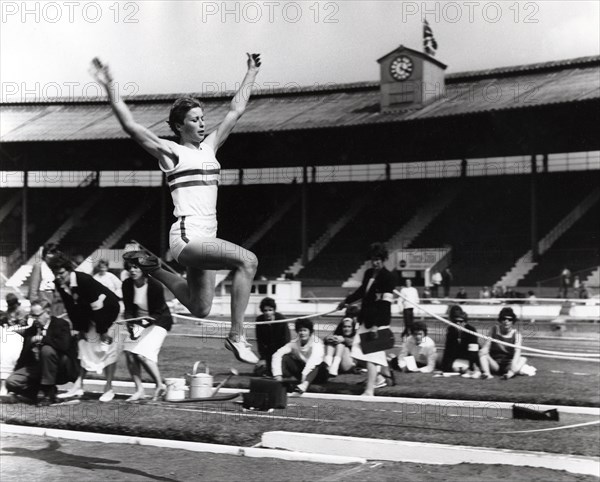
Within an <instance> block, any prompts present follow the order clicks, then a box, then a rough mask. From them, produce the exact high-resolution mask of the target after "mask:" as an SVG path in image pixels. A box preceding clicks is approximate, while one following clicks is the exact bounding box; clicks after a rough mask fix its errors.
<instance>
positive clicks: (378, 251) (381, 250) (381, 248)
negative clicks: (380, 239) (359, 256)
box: [369, 243, 388, 261]
mask: <svg viewBox="0 0 600 482" xmlns="http://www.w3.org/2000/svg"><path fill="white" fill-rule="evenodd" d="M369 257H370V258H371V259H373V258H379V259H382V260H383V261H385V260H386V259H388V250H387V248H386V247H385V244H383V243H373V244H371V246H369Z"/></svg>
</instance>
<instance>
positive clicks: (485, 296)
mask: <svg viewBox="0 0 600 482" xmlns="http://www.w3.org/2000/svg"><path fill="white" fill-rule="evenodd" d="M491 297H492V292H491V291H490V289H489V288H488V287H487V286H484V287H483V288H482V289H481V291H480V292H479V298H480V299H482V300H485V299H488V298H491Z"/></svg>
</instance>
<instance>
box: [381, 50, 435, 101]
mask: <svg viewBox="0 0 600 482" xmlns="http://www.w3.org/2000/svg"><path fill="white" fill-rule="evenodd" d="M377 62H379V68H380V79H381V87H380V89H381V111H382V112H390V111H395V110H404V109H418V108H421V107H423V106H425V105H426V104H428V103H430V102H433V101H435V100H436V99H438V98H440V97H441V96H442V95H443V94H444V70H446V65H444V64H442V63H441V62H439V61H438V60H436V59H434V58H433V57H430V56H429V55H427V54H424V53H422V52H418V51H416V50H413V49H409V48H408V47H404V46H403V45H400V47H398V48H397V49H396V50H393V51H392V52H390V53H388V54H387V55H384V56H383V57H381V58H380V59H379V60H377Z"/></svg>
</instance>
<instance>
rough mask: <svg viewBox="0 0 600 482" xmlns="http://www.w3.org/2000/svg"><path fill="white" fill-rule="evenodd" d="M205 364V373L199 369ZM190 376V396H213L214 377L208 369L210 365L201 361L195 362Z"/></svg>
mask: <svg viewBox="0 0 600 482" xmlns="http://www.w3.org/2000/svg"><path fill="white" fill-rule="evenodd" d="M202 364H203V365H204V373H201V372H199V371H198V368H199V367H200V365H202ZM188 376H189V377H190V398H210V397H212V396H213V391H214V390H213V377H212V375H211V374H210V372H209V370H208V365H207V364H206V363H203V362H201V361H197V362H196V363H194V367H193V368H192V373H188Z"/></svg>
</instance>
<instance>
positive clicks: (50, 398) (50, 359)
mask: <svg viewBox="0 0 600 482" xmlns="http://www.w3.org/2000/svg"><path fill="white" fill-rule="evenodd" d="M30 316H31V317H32V318H34V319H35V322H34V323H33V325H32V326H31V327H29V328H28V329H27V330H26V331H25V333H24V342H23V349H22V350H21V355H20V356H19V359H18V361H17V364H16V367H15V371H14V372H13V373H12V374H11V375H10V376H9V377H8V379H7V380H6V389H7V390H8V391H9V392H13V393H16V394H18V395H21V396H23V397H25V398H26V399H28V400H30V401H31V403H35V402H36V401H37V395H38V391H39V390H40V389H41V391H42V393H43V398H42V400H41V401H40V405H50V404H52V403H55V402H56V401H57V399H56V385H57V384H58V385H61V384H63V383H67V382H72V381H73V380H75V379H76V378H77V374H78V370H79V363H78V361H77V351H76V345H75V342H74V340H73V339H72V337H71V327H70V325H69V322H68V321H66V320H62V319H60V318H56V317H54V316H51V315H50V303H49V302H48V301H47V300H45V299H39V300H35V301H33V302H32V303H31V313H30ZM15 336H17V335H15Z"/></svg>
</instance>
